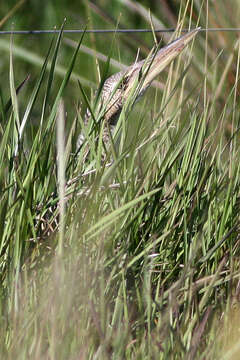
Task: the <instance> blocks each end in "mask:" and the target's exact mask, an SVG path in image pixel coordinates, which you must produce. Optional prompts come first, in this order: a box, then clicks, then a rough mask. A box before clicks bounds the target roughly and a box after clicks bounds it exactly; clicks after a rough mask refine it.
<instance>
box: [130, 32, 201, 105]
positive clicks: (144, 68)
mask: <svg viewBox="0 0 240 360" xmlns="http://www.w3.org/2000/svg"><path fill="white" fill-rule="evenodd" d="M200 29H201V28H200V27H199V28H196V29H194V30H192V31H190V32H189V33H187V34H185V35H183V36H181V37H179V38H178V39H176V40H174V41H173V42H171V43H170V44H168V45H167V46H165V47H164V48H162V49H161V50H159V51H157V52H156V53H155V54H154V55H151V56H150V57H148V58H147V59H145V60H143V61H139V62H138V63H136V64H134V65H132V66H131V68H130V69H129V70H128V71H127V73H126V75H125V76H127V78H128V79H129V83H128V86H127V89H126V91H125V94H124V97H125V98H127V97H128V95H129V93H130V91H131V89H132V88H133V86H134V83H135V81H136V78H137V77H138V78H139V75H140V72H142V85H141V88H140V93H141V95H142V94H143V93H144V92H145V90H146V89H147V88H148V87H149V85H150V84H151V82H152V81H153V80H154V79H155V78H156V76H158V75H159V74H160V72H161V71H162V70H164V69H165V67H166V66H167V65H169V64H170V62H171V61H172V60H174V59H175V58H176V57H177V56H178V55H179V54H180V53H181V52H182V51H183V49H184V48H185V47H186V46H187V45H188V44H189V42H190V41H191V40H192V39H193V38H194V37H195V36H196V34H197V33H198V32H199V30H200Z"/></svg>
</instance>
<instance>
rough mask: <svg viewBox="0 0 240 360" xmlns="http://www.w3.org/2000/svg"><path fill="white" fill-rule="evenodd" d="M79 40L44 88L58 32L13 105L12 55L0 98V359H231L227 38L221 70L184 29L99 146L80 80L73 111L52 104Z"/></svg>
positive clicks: (235, 243) (234, 294)
mask: <svg viewBox="0 0 240 360" xmlns="http://www.w3.org/2000/svg"><path fill="white" fill-rule="evenodd" d="M126 3H127V4H128V7H129V11H130V10H131V11H133V10H134V9H135V10H134V11H136V13H137V12H140V11H141V14H142V16H144V15H145V12H144V8H143V7H142V6H141V5H136V7H135V8H133V2H132V1H127V2H126ZM181 4H182V6H183V2H181ZM197 5H199V2H197V1H193V2H192V13H193V12H194V11H195V7H196V6H197ZM202 6H203V5H202ZM96 9H97V6H96V7H95V8H94V10H93V11H96ZM187 9H188V7H187V6H186V8H184V7H182V8H181V11H182V13H180V15H181V16H182V22H184V21H186V22H187V21H189V18H188V17H187V15H186V14H188V12H187ZM198 9H199V23H200V24H201V21H203V20H202V17H201V16H202V15H201V14H202V13H201V11H203V10H201V8H199V7H198ZM184 10H185V11H186V13H184ZM166 14H169V12H166ZM153 20H154V19H153ZM155 20H156V19H155ZM155 20H154V21H155ZM202 25H203V24H202ZM208 36H209V45H208V46H209V47H211V46H212V43H211V35H210V34H209V35H208ZM217 36H219V37H218V38H217V39H219V41H221V40H223V38H221V37H220V36H221V35H217ZM83 39H84V37H83V38H81V39H80V41H79V43H78V45H77V47H76V49H75V51H74V53H73V54H72V59H71V60H70V61H69V64H68V65H67V66H66V72H65V75H64V77H63V79H62V81H61V84H60V86H59V87H56V86H55V79H56V76H57V70H56V69H57V66H58V61H59V56H60V54H61V50H62V46H63V44H62V42H63V41H62V33H60V35H59V36H58V38H57V39H56V40H55V41H52V43H51V44H50V47H49V51H48V53H47V55H46V59H45V61H44V63H43V65H42V68H41V70H40V72H39V75H38V77H37V78H36V79H34V86H33V89H32V92H31V95H30V96H29V98H28V100H27V102H26V104H25V105H24V106H23V105H22V104H21V101H20V99H21V94H22V92H24V88H26V87H27V86H29V85H28V79H26V80H25V81H23V83H22V84H20V86H19V87H18V88H17V86H16V85H15V84H16V81H15V77H16V72H15V70H14V69H15V58H14V56H13V54H14V41H13V42H12V45H11V49H10V60H9V86H8V87H9V93H10V100H9V101H8V99H7V92H8V90H7V91H6V86H3V85H2V84H1V89H0V115H1V126H0V131H1V142H0V161H1V165H0V189H1V191H0V196H1V201H0V207H1V210H0V268H1V272H0V274H1V282H0V289H1V290H0V358H1V359H14V358H16V359H237V358H238V354H239V346H240V344H239V336H237V334H238V323H237V321H235V319H236V318H237V317H239V289H240V288H239V210H240V209H239V188H240V177H239V174H240V172H239V171H240V168H239V166H240V165H239V164H240V155H239V146H238V143H239V124H238V119H239V114H240V111H239V104H238V101H237V94H238V77H239V42H238V41H235V43H234V45H235V47H233V49H234V50H233V53H232V59H231V61H232V63H231V64H230V63H225V65H224V62H223V61H222V56H223V55H222V54H217V55H216V56H215V57H214V55H213V54H214V53H213V51H210V50H209V49H208V48H205V50H206V53H205V54H206V55H205V57H204V55H203V52H202V51H201V50H204V46H205V42H204V35H202V34H199V36H198V37H197V38H196V39H195V43H194V44H193V45H192V46H191V47H189V48H188V49H186V51H185V52H184V53H183V54H182V55H181V56H180V57H179V58H178V59H176V60H175V62H174V63H172V64H171V65H170V67H168V69H167V70H168V71H167V72H165V73H164V74H163V75H162V76H163V77H162V78H160V80H159V79H158V81H157V82H156V83H155V88H154V87H153V88H151V89H149V91H148V95H146V96H145V97H144V98H143V99H142V100H141V102H139V103H138V104H137V105H135V107H134V108H133V107H132V104H133V102H134V99H135V97H136V94H137V93H136V92H137V90H138V89H137V86H136V88H133V90H132V93H131V95H130V98H129V99H128V101H127V103H126V104H125V106H124V109H123V111H122V113H121V116H120V119H119V123H118V127H117V129H116V131H115V134H114V135H113V137H111V136H110V141H109V143H108V144H106V143H104V141H103V133H104V124H103V123H102V122H101V116H102V114H101V113H100V114H98V113H97V112H96V111H95V109H96V103H95V102H94V99H91V98H90V97H89V96H88V95H89V93H88V91H87V90H86V89H85V88H84V87H83V85H82V83H81V82H76V87H77V89H78V93H79V98H81V101H82V103H81V104H80V103H79V102H78V99H77V100H76V102H75V104H76V105H75V108H74V109H72V108H71V109H70V108H68V105H67V104H68V102H67V101H65V98H66V91H67V90H68V88H69V86H70V83H69V80H70V78H71V74H72V72H73V68H74V66H76V62H77V61H78V59H80V61H81V54H80V53H79V48H80V50H81V45H82V42H83ZM224 40H225V41H229V44H230V40H227V39H225V38H224ZM71 44H72V45H73V46H74V44H73V43H71ZM233 63H234V64H235V66H234V68H232V64H233ZM109 70H111V62H110V61H109V59H108V60H107V61H106V65H104V69H103V73H104V74H106V76H107V73H108V72H109ZM224 70H225V71H224ZM233 74H234V79H235V80H234V81H233V80H232V79H233V77H232V76H230V75H233ZM227 75H229V76H227ZM160 81H163V82H164V88H162V86H161V82H160ZM17 85H18V84H17ZM101 86H102V85H100V86H99V93H100V92H101ZM97 94H98V92H97ZM223 99H224V101H223ZM86 107H88V108H89V109H90V112H91V118H90V120H89V123H88V124H87V125H86V124H85V123H84V109H85V108H86ZM36 108H37V109H38V110H37V114H38V123H37V126H36V125H35V124H34V121H33V120H35V118H36V113H35V111H36ZM39 109H40V111H39ZM80 132H82V133H84V135H85V139H86V140H85V142H84V143H83V145H82V147H81V148H80V149H77V148H76V140H77V137H78V134H79V133H80Z"/></svg>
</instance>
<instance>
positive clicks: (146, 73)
mask: <svg viewBox="0 0 240 360" xmlns="http://www.w3.org/2000/svg"><path fill="white" fill-rule="evenodd" d="M199 30H200V28H196V29H194V30H192V31H190V32H188V33H187V34H185V35H183V36H181V37H179V38H178V39H176V40H174V41H173V42H171V43H170V44H168V45H167V46H165V47H163V48H162V49H160V50H158V51H155V52H154V51H153V52H152V54H151V55H150V56H149V57H148V58H147V59H145V60H142V61H139V62H136V63H134V64H133V65H131V66H129V67H128V68H127V69H126V70H124V71H120V72H118V73H116V74H114V75H112V76H110V77H109V78H108V79H107V80H106V81H105V82H104V84H103V87H102V91H101V95H100V100H99V103H98V106H97V112H96V118H97V116H98V115H99V114H100V112H101V111H102V110H103V113H102V112H101V114H102V116H101V120H103V121H105V123H106V124H107V125H108V126H106V128H107V130H106V134H105V135H104V136H103V140H104V141H106V139H108V134H107V133H108V131H109V130H108V129H109V127H110V129H111V131H112V130H113V129H114V126H115V125H116V122H117V120H118V118H119V115H120V113H121V110H122V108H123V105H124V103H125V102H126V100H127V99H128V97H129V95H130V93H131V91H132V89H134V88H135V89H137V94H136V96H135V97H134V103H135V102H136V101H137V100H138V99H139V98H140V97H141V96H142V95H143V94H144V93H145V91H146V90H147V89H148V87H149V86H150V85H151V83H152V81H153V80H154V79H155V78H156V77H157V76H158V75H159V74H160V72H161V71H162V70H163V69H164V68H165V67H166V66H167V65H169V63H170V62H171V61H172V60H174V59H175V58H176V57H177V56H178V55H179V54H180V53H181V52H182V50H183V49H184V48H185V46H186V45H187V44H188V43H189V42H190V41H191V40H192V39H193V38H194V37H195V35H196V34H197V33H198V31H199ZM138 85H139V86H138ZM90 117H91V114H90V111H89V110H88V111H87V114H86V115H85V119H84V121H85V124H86V123H87V122H88V120H89V118H90ZM83 141H84V136H83V134H81V135H80V136H79V137H78V141H77V148H79V147H80V146H81V145H82V143H83Z"/></svg>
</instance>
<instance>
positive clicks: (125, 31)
mask: <svg viewBox="0 0 240 360" xmlns="http://www.w3.org/2000/svg"><path fill="white" fill-rule="evenodd" d="M176 30H177V29H175V28H168V29H156V30H154V31H155V33H171V32H175V31H176ZM190 30H193V29H181V30H179V31H180V32H182V33H184V32H189V31H190ZM199 31H203V32H206V31H211V32H240V28H201V29H200V30H199ZM60 32H61V30H57V29H53V30H5V31H0V35H41V34H59V33H60ZM62 32H63V33H64V34H83V33H85V34H90V33H93V34H113V33H118V34H122V33H123V34H129V33H152V30H151V29H92V30H78V29H76V30H63V31H62Z"/></svg>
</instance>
